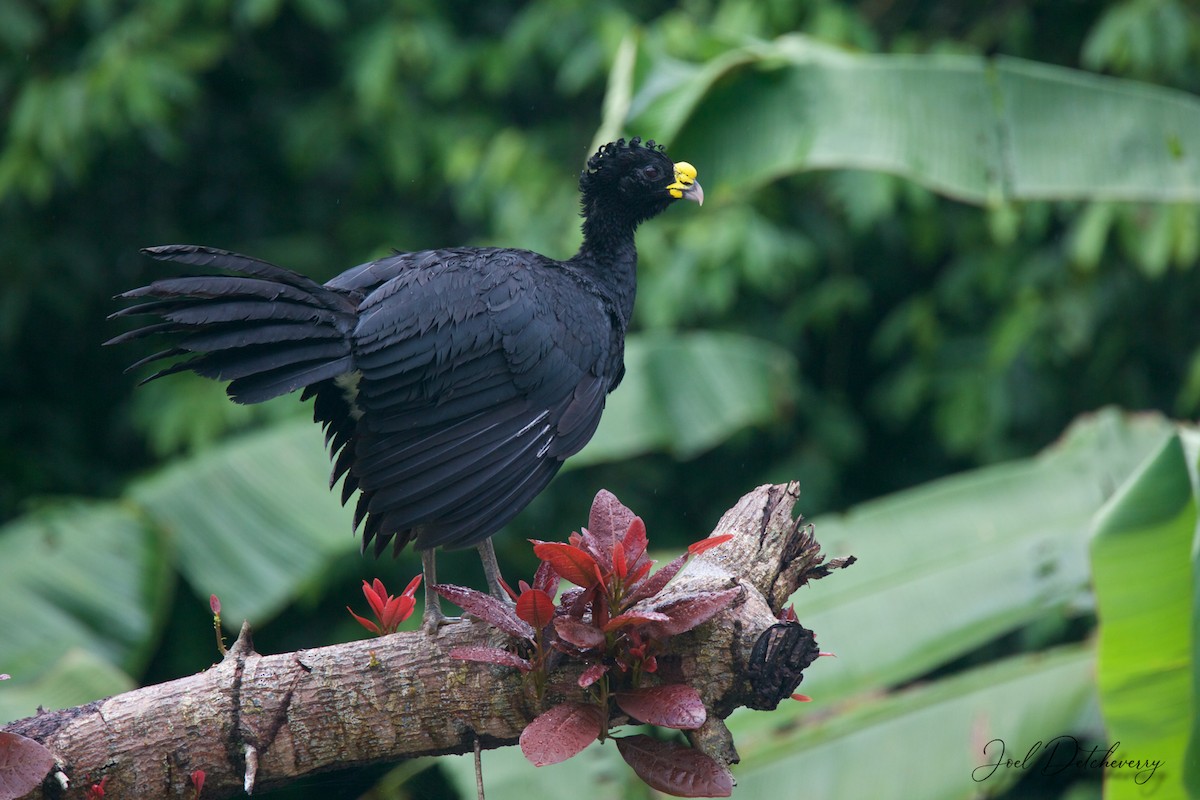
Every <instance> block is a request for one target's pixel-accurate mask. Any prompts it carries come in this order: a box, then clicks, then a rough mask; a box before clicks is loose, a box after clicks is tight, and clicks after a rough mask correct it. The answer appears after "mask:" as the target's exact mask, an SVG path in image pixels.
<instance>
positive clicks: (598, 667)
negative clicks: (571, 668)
mask: <svg viewBox="0 0 1200 800" xmlns="http://www.w3.org/2000/svg"><path fill="white" fill-rule="evenodd" d="M606 672H608V665H607V664H592V665H591V666H590V667H588V668H587V669H585V670H584V671H583V672H582V673H580V675H579V688H581V689H586V688H587V687H589V686H591V685H592V684H593V683H595V682H596V681H598V680H600V679H601V678H603V677H604V673H606Z"/></svg>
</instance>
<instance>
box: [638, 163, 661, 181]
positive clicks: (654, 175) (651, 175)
mask: <svg viewBox="0 0 1200 800" xmlns="http://www.w3.org/2000/svg"><path fill="white" fill-rule="evenodd" d="M661 174H662V173H660V172H659V171H658V167H655V166H649V167H645V168H643V169H642V177H643V178H645V179H646V180H648V181H656V180H658V178H659V176H660V175H661Z"/></svg>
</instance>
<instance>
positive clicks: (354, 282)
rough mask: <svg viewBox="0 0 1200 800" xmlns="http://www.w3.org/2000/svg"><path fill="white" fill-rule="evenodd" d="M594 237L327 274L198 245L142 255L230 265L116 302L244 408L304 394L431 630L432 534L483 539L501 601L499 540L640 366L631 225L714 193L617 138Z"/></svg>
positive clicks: (589, 219)
mask: <svg viewBox="0 0 1200 800" xmlns="http://www.w3.org/2000/svg"><path fill="white" fill-rule="evenodd" d="M579 188H580V193H581V196H582V214H583V217H584V220H583V244H582V246H581V247H580V248H579V252H578V253H576V254H575V255H574V256H573V257H572V258H570V259H568V260H566V261H556V260H554V259H552V258H547V257H546V256H543V255H539V254H537V253H533V252H529V251H527V250H513V249H501V248H493V247H459V248H447V249H441V250H426V251H423V252H416V253H397V254H395V255H392V256H389V257H387V258H382V259H379V260H377V261H372V262H370V263H367V264H362V265H360V266H357V267H354V268H353V269H350V270H348V271H346V272H343V273H342V274H341V275H338V276H337V277H336V278H334V279H333V280H331V281H329V282H328V283H326V284H324V285H321V284H319V283H316V282H315V281H313V280H310V279H309V278H306V277H304V276H303V275H300V274H298V273H295V272H292V271H290V270H287V269H283V268H282V267H277V266H275V265H273V264H269V263H267V262H265V261H261V260H259V259H256V258H252V257H250V256H244V255H239V254H237V253H230V252H226V251H223V250H216V249H213V248H209V247H200V246H195V245H166V246H162V247H151V248H147V249H145V250H143V252H144V253H146V254H147V255H149V256H151V257H152V258H156V259H160V260H163V261H174V262H178V263H182V264H188V265H193V266H198V267H207V268H215V269H218V270H222V271H224V272H225V273H230V274H224V275H205V276H191V277H178V278H167V279H164V280H159V281H155V282H153V283H151V284H150V285H149V286H146V287H143V288H141V289H134V290H133V291H129V292H125V293H124V294H122V295H119V296H118V297H119V298H120V299H131V300H133V299H136V300H143V299H147V298H148V299H149V301H148V302H142V303H139V304H138V305H133V306H130V307H128V308H125V309H123V310H121V311H119V312H117V313H116V314H114V315H113V317H127V316H134V315H149V316H153V317H157V318H160V319H161V322H157V323H154V324H149V325H146V326H144V327H141V328H138V329H136V330H132V331H130V332H128V333H125V334H122V335H120V336H117V337H116V338H114V339H111V340H110V341H109V342H107V344H117V343H120V342H126V341H129V340H131V339H137V338H141V337H143V336H147V335H151V334H167V335H169V336H171V337H172V344H173V346H171V347H170V348H169V349H166V350H163V351H161V352H158V353H155V354H154V355H152V356H149V357H148V358H145V359H142V360H141V361H139V362H137V363H136V364H134V365H133V366H131V367H130V369H136V368H138V367H141V366H142V365H144V364H147V363H150V362H153V361H157V360H158V359H162V358H172V357H176V356H190V358H186V359H184V360H180V361H177V362H175V363H173V364H171V365H170V366H168V367H166V368H165V369H163V370H161V371H160V372H157V373H155V374H154V375H151V376H150V377H148V378H146V379H145V380H146V381H149V380H153V379H155V378H159V377H162V376H164V375H169V374H171V373H174V372H179V371H182V370H192V371H194V372H196V373H198V374H200V375H203V376H205V377H208V378H213V379H215V380H223V381H229V386H228V389H227V391H228V393H229V396H230V397H231V398H233V400H235V401H236V402H239V403H258V402H262V401H263V400H267V399H270V398H272V397H276V396H278V395H281V394H285V393H288V392H292V391H295V390H297V389H303V393H302V395H301V399H302V400H303V399H307V398H310V397H311V398H313V400H314V408H313V417H314V419H315V420H316V421H317V422H320V423H321V424H322V425H323V427H324V428H325V434H326V441H327V444H328V445H329V449H330V454H331V457H332V458H333V461H334V466H333V474H332V477H331V479H330V487H331V488H332V487H333V486H334V484H336V482H337V481H338V479H342V490H341V491H342V502H343V503H345V502H346V501H348V500H349V498H350V497H351V496H352V495H353V494H354V492H355V491H357V492H358V494H359V496H358V504H357V507H356V510H355V513H354V527H355V529H356V530H357V529H358V527H359V526H360V525H361V526H362V529H363V548H364V550H365V549H366V548H367V546H368V545H370V544H371V542H372V541H373V542H374V549H375V553H376V555H379V554H380V553H382V551H383V550H384V549H385V548H386V547H387V545H388V543H389V542H391V543H393V550H394V552H396V553H398V552H399V551H400V550H401V549H402V548H403V547H404V546H405V545H406V544H408V543H409V542H412V543H413V544H414V546H415V547H416V548H417V549H419V550H420V551H421V558H422V566H423V569H424V572H425V587H426V588H425V591H426V603H425V627H426V629H436V627H437V625H438V624H440V623H441V621H442V620H443V619H444V618H443V617H442V613H441V608H440V605H439V603H438V598H437V595H436V594H434V593H433V592H432V591H431V587H432V585H433V584H434V583H435V582H436V577H435V566H434V548H436V547H451V548H453V547H466V546H468V545H476V546H478V547H479V551H480V556H481V558H482V559H483V563H484V570H485V572H486V573H487V579H488V584H489V586H490V588H491V590H492V591H493V592H494V593H496V594H497V595H499V596H501V597H503V596H504V595H503V593H502V591H501V589H500V584H499V573H498V570H497V568H496V562H495V554H494V551H493V549H492V546H491V540H490V537H491V536H492V534H493V533H495V532H496V531H497V530H499V529H500V528H501V527H502V526H503V525H504V524H505V523H507V522H508V521H509V520H511V519H512V518H513V517H514V516H516V515H517V513H518V512H520V511H521V509H523V508H524V507H525V506H526V505H528V504H529V502H530V501H531V500H532V499H533V498H534V496H536V495H537V494H538V493H539V492H540V491H541V490H542V489H543V488H545V486H546V484H547V483H549V482H550V479H551V478H552V477H554V474H555V473H556V472H557V471H558V469H559V467H561V466H562V464H563V462H564V461H565V460H566V459H567V458H568V457H570V456H572V455H574V454H575V453H577V452H579V450H580V449H581V448H582V447H583V446H584V445H585V444H587V442H588V440H589V439H591V437H592V434H593V433H594V432H595V430H596V426H597V424H598V423H599V421H600V413H601V411H602V410H603V409H604V400H605V396H606V395H607V394H608V393H609V392H611V391H612V390H613V389H615V388H616V387H617V384H619V383H620V382H621V377H622V375H623V373H624V369H625V367H624V360H623V355H624V347H625V332H626V329H627V327H628V325H629V319H630V315H631V314H632V312H633V300H634V293H635V289H636V286H637V274H636V267H637V251H636V249H635V246H634V231H635V230H636V228H637V226H638V224H639V223H641V222H643V221H645V220H648V219H650V218H651V217H654V216H655V215H657V214H659V213H661V212H662V211H664V210H665V209H666V208H667V207H668V206H670V205H671V204H672V203H673V202H674V201H676V200H680V199H684V200H694V201H696V202H698V203H699V202H703V200H704V194H703V191H702V190H701V188H700V184H699V183H698V182H697V181H696V170H695V168H694V167H692V166H691V165H690V164H688V163H686V162H678V163H673V162H672V161H671V160H670V159H669V158H668V157H667V155H666V153H665V152H664V151H663V148H662V147H661V146H660V145H655V144H654V142H653V141H650V142H646V143H645V144H643V143H642V142H641V141H640V140H639V139H636V138H635V139H632V140H630V141H629V142H626V141H624V140H620V141H617V142H613V143H611V144H607V145H605V146H603V147H601V148H600V150H599V151H598V152H597V153H596V154H595V155H594V156H592V157H591V158H590V159H589V160H588V162H587V166H586V168H585V169H584V170H583V173H582V174H581V176H580V179H579Z"/></svg>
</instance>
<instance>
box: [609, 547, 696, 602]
mask: <svg viewBox="0 0 1200 800" xmlns="http://www.w3.org/2000/svg"><path fill="white" fill-rule="evenodd" d="M687 560H688V557H687V555H686V554H684V555H682V556H680V557H679V558H677V559H675V560H674V561H672V562H671V563H669V564H667V565H666V566H664V567H663V568H662V569H660V570H659V571H658V572H656V573H654V574H653V575H651V576H650V577H649V578H646V580H644V581H642V582H641V583H640V584H638V586H637V588H635V589H634V590H633V591H631V592H630V593H629V596H628V597H627V598H626V600H625V602H626V604H627V605H633V604H634V603H636V602H638V601H639V600H645V599H646V598H647V597H653V596H654V595H656V594H658V593H659V592H661V591H662V590H663V588H664V587H665V586H666V585H667V583H669V582H670V580H671V578H674V577H675V576H676V575H677V574H678V573H679V570H681V569H683V565H684V564H686V563H687Z"/></svg>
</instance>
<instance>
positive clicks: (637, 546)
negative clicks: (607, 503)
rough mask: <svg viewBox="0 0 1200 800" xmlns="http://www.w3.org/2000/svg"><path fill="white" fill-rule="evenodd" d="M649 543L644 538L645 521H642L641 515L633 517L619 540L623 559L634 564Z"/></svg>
mask: <svg viewBox="0 0 1200 800" xmlns="http://www.w3.org/2000/svg"><path fill="white" fill-rule="evenodd" d="M649 543H650V542H649V540H647V538H646V523H644V522H642V518H641V517H634V518H633V521H632V522H630V523H629V528H628V530H626V531H625V538H624V539H623V540H622V542H621V548H622V549H623V550H624V551H625V560H626V561H628V562H629V563H630V564H636V563H637V560H638V559H639V558H641V557H642V555H643V554H644V553H645V552H646V547H647V545H649Z"/></svg>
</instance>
